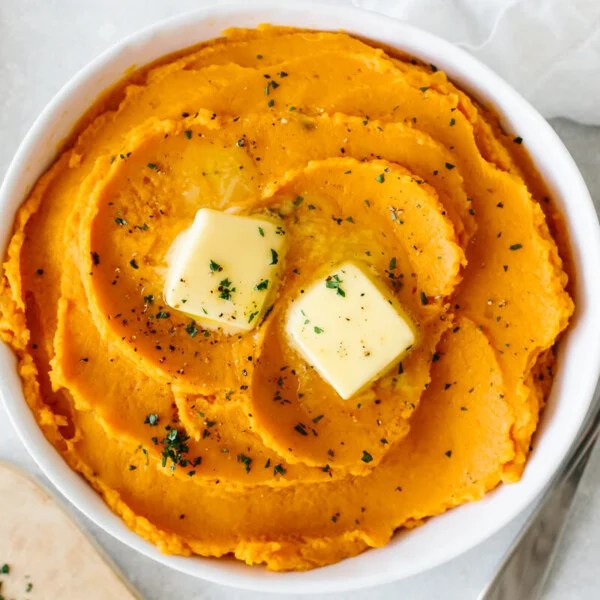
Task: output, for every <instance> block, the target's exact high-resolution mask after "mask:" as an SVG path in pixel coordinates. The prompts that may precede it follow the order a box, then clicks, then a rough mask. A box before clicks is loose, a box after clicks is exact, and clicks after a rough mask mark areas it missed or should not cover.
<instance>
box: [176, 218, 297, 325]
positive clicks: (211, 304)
mask: <svg viewBox="0 0 600 600" xmlns="http://www.w3.org/2000/svg"><path fill="white" fill-rule="evenodd" d="M284 250H285V231H284V230H283V227H282V225H281V223H280V222H279V221H278V220H276V219H270V218H267V217H262V216H261V215H252V216H243V215H235V214H228V213H224V212H220V211H217V210H212V209H207V208H203V209H200V210H199V211H198V212H197V214H196V217H195V219H194V222H193V224H192V225H191V227H190V228H189V229H187V230H186V231H184V232H183V233H182V234H180V236H179V237H178V238H177V240H176V241H175V243H174V245H173V247H172V249H171V252H170V257H169V269H168V274H167V280H166V285H165V300H166V302H167V304H168V305H169V306H170V307H172V308H175V309H177V310H180V311H182V312H185V313H187V314H188V315H190V316H192V317H193V318H195V319H197V320H198V322H199V323H200V324H202V325H204V326H206V327H220V328H222V329H223V330H224V331H226V332H229V333H238V332H243V331H249V330H251V329H252V328H253V327H255V326H256V325H257V324H258V323H259V322H260V319H261V317H262V316H263V314H264V312H265V310H266V308H267V305H268V301H269V300H270V299H271V298H272V297H273V295H274V293H275V291H276V289H277V287H278V285H279V278H280V273H281V265H282V261H283V254H284Z"/></svg>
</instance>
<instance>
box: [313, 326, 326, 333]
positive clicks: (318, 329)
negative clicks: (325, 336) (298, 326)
mask: <svg viewBox="0 0 600 600" xmlns="http://www.w3.org/2000/svg"><path fill="white" fill-rule="evenodd" d="M314 331H315V333H316V334H319V333H323V332H324V331H325V330H324V329H321V327H317V326H316V325H315V327H314Z"/></svg>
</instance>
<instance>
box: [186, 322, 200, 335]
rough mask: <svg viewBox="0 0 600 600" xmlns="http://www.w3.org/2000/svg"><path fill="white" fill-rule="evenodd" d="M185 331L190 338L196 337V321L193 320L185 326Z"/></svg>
mask: <svg viewBox="0 0 600 600" xmlns="http://www.w3.org/2000/svg"><path fill="white" fill-rule="evenodd" d="M185 331H186V333H187V334H188V335H189V336H190V337H196V336H197V335H198V328H197V327H196V321H194V320H193V319H192V320H191V321H190V322H189V323H188V324H187V325H186V326H185Z"/></svg>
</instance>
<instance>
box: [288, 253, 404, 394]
mask: <svg viewBox="0 0 600 600" xmlns="http://www.w3.org/2000/svg"><path fill="white" fill-rule="evenodd" d="M286 329H287V333H288V335H289V338H290V342H291V344H292V346H293V347H295V349H296V350H297V351H298V352H299V353H300V354H301V355H302V357H303V358H304V359H305V360H306V361H307V362H308V363H309V364H311V365H312V366H313V367H314V368H315V369H316V370H317V372H318V373H319V374H320V375H321V377H322V378H323V379H325V381H327V382H328V383H329V384H330V385H331V386H332V387H333V388H334V389H335V390H336V391H337V393H338V394H339V395H340V396H341V397H342V398H344V399H348V398H350V397H351V396H353V395H354V394H356V393H357V392H359V391H360V390H362V389H363V388H365V387H366V386H367V385H368V384H370V383H371V382H373V381H374V380H375V379H377V378H378V377H380V376H381V375H383V374H384V373H385V372H386V371H387V370H388V369H389V368H390V367H391V366H392V364H395V363H396V362H397V361H398V360H400V358H401V357H402V356H403V354H405V353H406V351H407V350H409V349H410V347H411V346H412V345H413V344H414V343H415V340H416V335H415V329H414V326H413V324H412V322H411V320H410V318H409V317H408V316H407V315H406V314H404V312H403V311H402V309H401V308H400V307H399V306H397V305H396V304H395V303H394V301H393V299H392V297H391V296H390V295H388V294H387V293H386V291H385V289H384V288H383V287H381V288H380V287H379V286H378V285H377V284H376V283H375V282H374V281H373V280H372V278H371V276H370V275H368V274H367V272H366V271H365V270H363V268H362V267H360V266H358V265H357V264H355V263H352V262H346V263H344V264H342V265H340V266H338V267H337V268H336V269H335V270H333V271H331V272H330V273H329V274H328V275H327V276H325V277H323V278H322V279H320V280H317V281H316V282H315V283H314V284H313V285H312V286H311V287H310V288H308V289H306V290H305V292H304V294H303V295H301V296H300V297H299V298H297V299H296V301H295V302H294V303H293V304H292V306H291V308H290V310H289V313H288V320H287V323H286Z"/></svg>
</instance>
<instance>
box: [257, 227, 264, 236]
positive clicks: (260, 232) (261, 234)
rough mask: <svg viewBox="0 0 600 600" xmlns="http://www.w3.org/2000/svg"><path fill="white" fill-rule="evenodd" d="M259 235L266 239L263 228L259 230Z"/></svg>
mask: <svg viewBox="0 0 600 600" xmlns="http://www.w3.org/2000/svg"><path fill="white" fill-rule="evenodd" d="M258 233H259V234H260V237H265V230H264V229H263V228H262V227H259V228H258Z"/></svg>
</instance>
